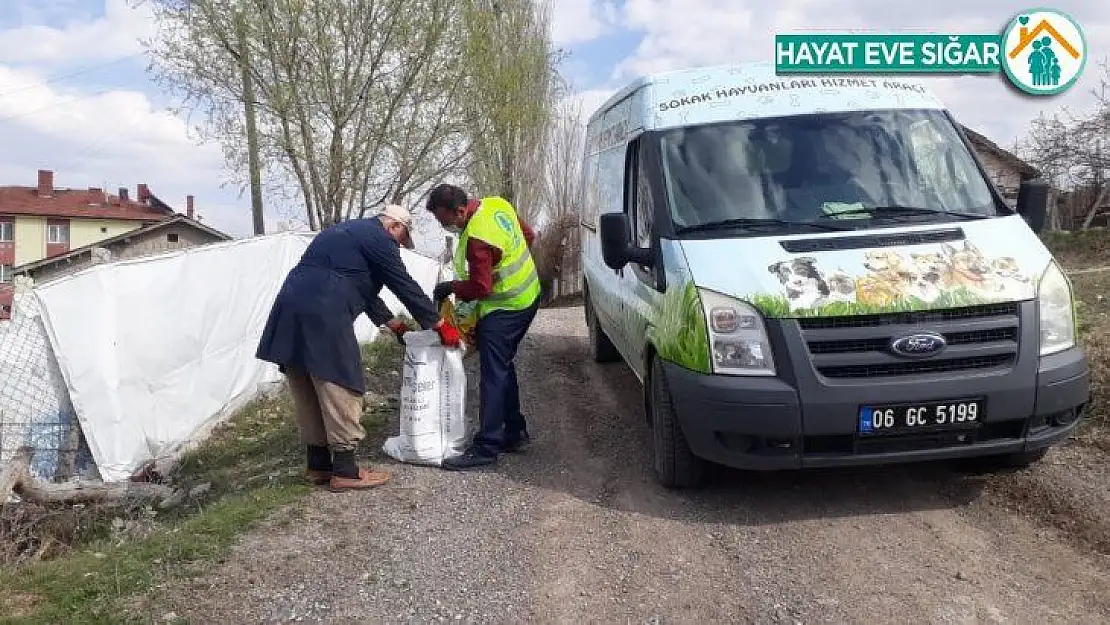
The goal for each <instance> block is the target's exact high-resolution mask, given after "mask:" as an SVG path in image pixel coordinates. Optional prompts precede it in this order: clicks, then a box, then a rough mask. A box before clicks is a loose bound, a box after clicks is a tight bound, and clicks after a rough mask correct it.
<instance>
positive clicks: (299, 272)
mask: <svg viewBox="0 0 1110 625" xmlns="http://www.w3.org/2000/svg"><path fill="white" fill-rule="evenodd" d="M383 286H384V287H387V288H388V289H389V290H390V291H392V292H393V294H394V295H396V296H397V299H398V300H399V301H400V302H401V304H403V305H404V306H405V308H406V309H408V311H409V314H410V315H412V317H413V318H414V319H416V321H417V323H419V324H420V325H421V326H422V327H423V328H424V329H428V328H431V327H432V326H434V325H435V324H436V322H438V321H439V313H438V312H437V311H436V309H435V305H434V304H432V300H431V299H430V298H429V297H428V295H427V294H426V293H424V291H423V290H422V289H421V288H420V285H418V284H417V283H416V281H415V280H413V279H412V276H410V275H409V272H408V270H407V269H406V268H405V265H404V263H403V262H402V261H401V249H400V246H399V245H398V244H397V242H396V241H395V240H394V239H393V237H391V236H389V233H388V232H386V231H385V228H384V227H383V226H382V223H381V221H380V220H378V218H377V217H372V218H368V219H351V220H347V221H342V222H340V223H338V224H336V225H334V226H331V227H330V228H326V229H324V230H323V231H321V232H320V233H319V234H317V235H316V237H315V238H314V239H313V240H312V243H310V244H309V246H308V249H306V250H305V252H304V254H303V255H302V256H301V260H300V262H299V263H297V265H296V266H295V267H293V269H291V270H290V271H289V275H287V276H286V277H285V283H284V284H283V285H282V287H281V290H280V291H279V292H278V294H277V297H276V298H275V300H274V304H273V308H272V309H271V310H270V318H269V319H268V320H267V321H266V327H265V328H264V329H263V330H262V338H261V339H260V340H259V342H258V351H257V352H256V353H255V356H256V357H257V358H259V359H261V360H265V361H267V362H272V363H275V364H277V365H278V366H279V368H280V370H281V371H282V372H285V370H286V368H293V369H298V370H300V371H302V372H305V373H308V374H309V375H312V376H315V377H317V378H320V379H322V380H327V381H329V382H334V383H336V384H339V385H342V386H345V387H347V388H349V389H351V390H352V391H356V392H358V393H363V392H365V391H366V386H365V380H364V379H363V377H362V353H361V351H360V350H359V345H358V340H357V339H356V338H355V329H354V322H355V319H356V318H357V317H358V316H359V315H360V314H362V313H366V315H367V316H368V317H370V321H372V322H373V323H374V325H382V324H383V323H385V322H387V321H389V320H390V319H391V318H393V313H392V312H390V310H389V307H387V306H386V305H385V302H383V301H382V300H381V298H380V297H379V296H378V293H379V292H380V291H381V289H382V287H383Z"/></svg>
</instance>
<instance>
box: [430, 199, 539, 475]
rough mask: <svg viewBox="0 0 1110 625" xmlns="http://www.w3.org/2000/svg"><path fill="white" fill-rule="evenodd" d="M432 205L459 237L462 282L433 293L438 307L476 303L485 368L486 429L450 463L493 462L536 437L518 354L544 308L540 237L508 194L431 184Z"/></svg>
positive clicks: (461, 466) (483, 407)
mask: <svg viewBox="0 0 1110 625" xmlns="http://www.w3.org/2000/svg"><path fill="white" fill-rule="evenodd" d="M428 210H429V211H431V213H432V214H433V215H435V218H436V220H437V221H439V223H440V225H441V226H443V227H444V228H445V229H446V230H448V231H449V232H454V233H457V234H458V235H459V240H458V243H457V245H456V248H455V255H454V269H455V280H453V281H450V282H441V283H439V284H437V285H436V287H435V290H434V292H433V294H432V298H433V299H434V300H435V302H436V304H437V306H438V304H439V302H442V301H443V300H444V299H446V298H447V297H448V296H450V295H454V296H455V298H456V299H457V300H460V301H462V302H475V303H476V311H475V313H476V315H477V318H478V322H477V326H476V328H475V334H476V335H477V343H478V357H479V362H480V366H481V371H482V380H481V384H480V386H479V400H480V408H479V422H480V425H479V430H478V432H477V434H475V436H474V442H473V443H472V444H471V446H470V447H469V448H468V449H467V450H466V452H465V453H463V454H462V455H461V456H459V457H456V458H451V459H449V460H446V461H444V463H443V466H444V468H447V469H455V470H458V469H469V468H474V467H479V466H485V465H490V464H493V463H494V462H496V461H497V456H498V454H499V453H501V452H514V451H518V450H520V449H521V448H522V447H523V446H524V445H525V444H527V443H528V441H529V439H530V437H529V434H528V427H527V423H526V422H525V419H524V415H523V413H521V411H520V390H519V388H518V386H517V377H516V368H515V367H514V366H513V358H515V356H516V351H517V347H518V346H519V345H520V342H521V340H522V339H523V338H524V335H525V334H526V333H527V332H528V327H529V326H530V325H531V324H532V320H533V319H534V318H535V317H536V310H537V308H538V307H539V299H540V280H539V274H537V273H536V264H535V263H534V262H533V261H532V254H531V252H530V251H529V248H530V247H531V246H532V241H533V240H534V238H535V235H534V233H533V231H532V229H531V228H530V227H529V226H528V224H526V223H524V222H523V221H521V219H520V217H519V216H518V215H517V213H516V210H515V209H514V208H513V205H512V204H510V203H509V202H508V201H506V200H505V199H504V198H500V197H496V196H493V197H484V198H482V199H480V200H471V199H470V198H468V197H467V195H466V192H465V191H463V190H462V189H460V188H459V187H456V186H454V185H449V184H441V185H439V186H437V187H436V188H435V189H432V192H431V194H430V195H429V196H428Z"/></svg>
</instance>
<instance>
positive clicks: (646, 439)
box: [468, 333, 985, 525]
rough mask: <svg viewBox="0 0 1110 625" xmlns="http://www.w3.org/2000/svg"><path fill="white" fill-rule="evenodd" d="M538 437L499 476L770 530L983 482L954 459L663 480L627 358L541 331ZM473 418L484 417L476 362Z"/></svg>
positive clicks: (931, 505)
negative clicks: (601, 356)
mask: <svg viewBox="0 0 1110 625" xmlns="http://www.w3.org/2000/svg"><path fill="white" fill-rule="evenodd" d="M517 367H518V375H519V377H520V379H521V397H522V402H523V409H524V412H525V414H526V415H527V417H528V419H529V423H530V429H531V431H532V434H533V438H534V442H533V444H532V446H531V447H530V448H529V449H528V450H527V452H525V453H523V454H517V455H513V456H503V460H502V461H501V462H500V463H499V466H498V468H497V469H496V470H497V472H498V473H500V474H502V475H504V476H505V477H507V478H508V479H511V480H514V481H516V482H519V483H522V484H526V485H530V486H538V487H540V488H545V489H550V490H553V491H559V492H563V493H566V494H568V495H570V496H572V497H575V498H577V499H580V500H582V501H586V502H589V503H590V504H593V505H599V506H604V507H607V508H610V509H613V510H615V511H622V512H630V513H636V514H644V515H649V516H653V517H660V518H667V519H672V520H678V521H697V522H700V523H705V522H709V523H728V524H733V523H737V524H748V525H766V524H776V523H783V522H790V521H805V520H817V519H832V518H844V517H861V518H863V517H867V516H870V515H879V514H899V513H907V512H914V511H922V510H931V509H950V508H955V507H960V506H964V505H967V504H969V503H970V502H972V501H974V500H975V499H977V498H978V497H979V496H980V494H981V491H982V489H983V486H984V483H985V478H983V477H977V476H974V475H970V474H968V473H967V472H966V471H965V470H963V469H964V468H965V467H958V466H956V465H953V464H951V463H927V464H913V465H895V466H885V467H865V468H852V469H835V470H820V471H818V470H804V471H785V472H749V471H737V470H731V469H726V468H724V467H714V468H713V469H712V470H711V471H710V474H709V475H708V479H707V481H706V483H705V485H704V486H702V487H701V488H699V489H697V490H683V491H675V490H668V489H666V488H664V487H662V486H659V485H658V484H657V483H656V482H655V481H654V476H653V474H652V466H651V455H650V447H649V445H650V433H649V430H648V425H647V422H646V420H645V418H644V412H643V407H642V400H641V396H640V385H639V381H638V380H637V379H636V377H635V376H634V375H633V374H632V372H631V370H630V369H629V368H628V367H627V366H626V365H624V364H623V363H614V364H604V365H600V364H597V363H594V362H593V361H592V360H590V358H589V355H588V352H587V347H586V342H585V339H584V338H581V337H576V336H551V335H545V334H542V333H533V334H532V335H530V336H529V337H528V338H527V339H526V342H525V344H524V345H522V347H521V354H520V355H519V357H518V364H517ZM468 377H469V380H470V383H469V386H470V391H469V396H470V402H468V403H469V404H470V406H469V408H468V413H469V415H470V416H471V418H472V419H474V418H476V415H477V412H478V406H477V379H478V372H477V365H476V363H473V362H472V363H470V371H469V372H468Z"/></svg>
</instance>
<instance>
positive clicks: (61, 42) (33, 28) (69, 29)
mask: <svg viewBox="0 0 1110 625" xmlns="http://www.w3.org/2000/svg"><path fill="white" fill-rule="evenodd" d="M104 12H105V14H104V16H103V17H100V18H97V19H93V20H88V19H87V18H85V16H83V15H81V14H80V13H76V14H74V15H73V17H72V18H71V20H70V21H69V22H68V23H67V24H66V25H65V27H64V28H51V27H49V26H45V25H41V24H32V25H29V26H22V27H20V28H14V29H9V30H5V31H4V32H3V36H2V37H0V59H2V60H3V61H4V62H5V63H30V62H57V61H69V60H74V59H82V60H83V61H84V62H85V63H89V62H93V61H103V60H111V59H116V58H119V57H122V56H127V55H131V54H135V53H138V52H140V51H141V48H140V44H139V40H140V39H142V38H145V37H148V36H150V35H151V34H153V33H154V22H153V21H152V20H151V19H150V13H149V11H148V10H144V9H141V8H140V9H132V8H131V7H129V6H128V4H127V0H105V3H104Z"/></svg>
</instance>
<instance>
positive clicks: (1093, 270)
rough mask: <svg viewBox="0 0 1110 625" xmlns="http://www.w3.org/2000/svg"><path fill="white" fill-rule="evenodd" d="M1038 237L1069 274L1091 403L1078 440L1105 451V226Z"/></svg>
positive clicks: (1108, 310)
mask: <svg viewBox="0 0 1110 625" xmlns="http://www.w3.org/2000/svg"><path fill="white" fill-rule="evenodd" d="M1042 238H1043V239H1044V241H1045V243H1046V244H1047V245H1048V247H1049V249H1050V250H1051V251H1052V253H1053V255H1054V256H1055V257H1056V259H1057V260H1058V261H1059V262H1060V264H1061V265H1063V267H1064V269H1065V270H1066V271H1068V272H1069V274H1070V276H1071V281H1072V286H1073V287H1074V288H1075V295H1076V299H1077V300H1078V302H1077V307H1078V316H1079V331H1080V335H1081V337H1082V342H1083V348H1084V349H1085V350H1086V352H1087V358H1088V359H1089V361H1090V365H1091V405H1090V406H1089V407H1088V411H1087V427H1086V428H1085V430H1084V431H1083V433H1082V434H1081V440H1082V441H1083V442H1086V443H1090V444H1093V445H1095V446H1097V447H1099V448H1101V449H1104V450H1107V451H1110V438H1108V436H1107V431H1108V429H1110V414H1108V411H1110V397H1108V396H1107V395H1108V394H1110V386H1108V382H1110V230H1106V229H1103V228H1092V229H1090V230H1083V231H1079V232H1052V233H1047V234H1045V235H1044V236H1043V237H1042Z"/></svg>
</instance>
